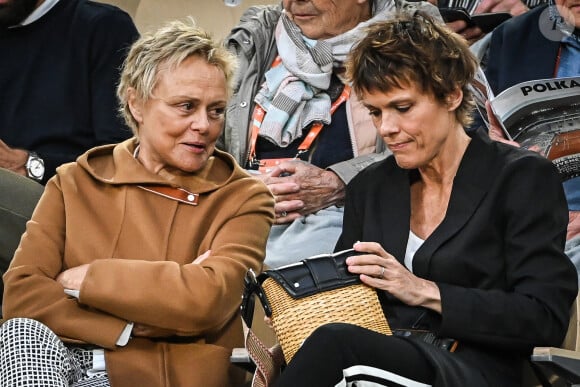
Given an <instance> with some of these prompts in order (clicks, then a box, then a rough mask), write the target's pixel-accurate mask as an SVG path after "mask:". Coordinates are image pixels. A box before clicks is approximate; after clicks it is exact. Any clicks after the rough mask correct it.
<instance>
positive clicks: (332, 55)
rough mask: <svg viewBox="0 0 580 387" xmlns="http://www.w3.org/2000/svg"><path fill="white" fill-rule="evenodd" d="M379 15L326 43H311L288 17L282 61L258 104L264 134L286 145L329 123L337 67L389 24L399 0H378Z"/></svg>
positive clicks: (281, 33)
mask: <svg viewBox="0 0 580 387" xmlns="http://www.w3.org/2000/svg"><path fill="white" fill-rule="evenodd" d="M375 3H376V4H375V10H374V16H373V17H372V18H371V19H369V20H367V21H365V22H362V23H359V24H358V25H357V26H356V27H354V28H353V29H351V30H349V31H347V32H345V33H343V34H341V35H338V36H335V37H332V38H330V39H324V40H312V39H308V38H306V37H305V36H304V35H302V33H301V31H300V29H299V28H298V26H297V25H296V24H294V23H293V22H292V21H291V20H290V19H289V18H288V16H287V15H286V14H285V13H282V16H281V17H280V20H279V21H278V24H277V26H276V32H275V36H276V46H277V48H278V54H279V55H280V57H281V59H282V63H281V64H280V65H278V66H276V67H274V68H272V69H270V70H268V71H267V72H266V75H265V77H266V80H265V82H264V84H263V85H262V87H261V89H260V91H259V92H258V94H257V95H256V98H255V101H256V103H257V104H259V105H260V106H261V107H262V108H263V109H264V110H265V111H266V115H265V117H264V121H263V122H262V126H261V128H260V135H261V136H264V137H265V138H266V139H268V140H269V141H271V142H273V143H274V144H276V145H278V146H281V147H286V146H288V145H289V144H290V143H292V141H294V140H295V139H296V138H298V137H300V136H301V135H302V129H304V128H306V127H307V126H308V125H310V124H311V123H312V122H315V121H318V122H322V123H324V124H329V123H330V121H331V116H330V105H331V100H330V97H329V96H328V94H327V93H326V90H327V89H328V87H329V86H330V79H331V76H332V71H333V68H335V67H339V66H341V65H342V63H343V62H344V61H345V59H346V56H347V55H348V53H349V51H350V49H351V47H352V46H353V44H354V43H355V42H357V41H358V40H359V39H360V38H361V36H362V35H363V34H364V29H365V27H366V26H368V25H369V24H371V23H374V22H377V21H380V20H386V19H389V18H391V17H393V16H394V15H395V13H396V7H395V2H394V1H392V0H377V1H376V2H375Z"/></svg>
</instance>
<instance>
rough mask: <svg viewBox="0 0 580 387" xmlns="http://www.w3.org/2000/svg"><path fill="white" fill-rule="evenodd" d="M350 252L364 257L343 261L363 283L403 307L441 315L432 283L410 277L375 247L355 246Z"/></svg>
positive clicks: (371, 245)
mask: <svg viewBox="0 0 580 387" xmlns="http://www.w3.org/2000/svg"><path fill="white" fill-rule="evenodd" d="M354 249H355V250H356V251H359V252H364V253H368V255H356V256H352V257H349V258H347V260H346V263H347V265H348V270H349V271H350V272H351V273H355V274H360V279H361V281H362V282H363V283H365V284H367V285H369V286H372V287H374V288H377V289H381V290H385V291H387V292H389V293H391V294H392V295H393V296H395V297H396V298H398V299H399V300H401V301H402V302H404V303H405V304H407V305H412V306H423V307H426V308H429V309H432V310H435V311H437V312H439V313H441V295H440V293H439V288H438V287H437V285H436V284H435V283H434V282H432V281H428V280H425V279H423V278H419V277H417V276H416V275H414V274H413V273H411V272H410V271H409V270H407V268H406V267H404V266H403V265H401V264H400V263H399V261H397V260H396V259H395V257H393V256H392V255H391V254H389V253H387V252H386V251H385V250H384V249H383V248H382V246H381V245H380V244H378V243H375V242H357V243H355V244H354Z"/></svg>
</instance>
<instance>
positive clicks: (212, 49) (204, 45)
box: [117, 17, 237, 134]
mask: <svg viewBox="0 0 580 387" xmlns="http://www.w3.org/2000/svg"><path fill="white" fill-rule="evenodd" d="M194 55H195V56H199V57H201V58H204V59H205V60H206V61H207V63H209V64H211V65H214V66H216V67H218V68H219V69H221V70H222V71H223V73H224V75H225V78H226V83H227V87H228V90H227V92H228V96H229V95H231V91H232V82H233V77H234V72H235V70H236V67H237V62H236V58H235V57H234V56H233V54H231V53H230V52H229V51H228V50H227V49H226V48H225V47H223V46H222V45H219V44H217V43H215V42H214V41H213V40H212V38H211V36H210V35H209V34H208V33H207V32H206V31H204V30H203V29H201V28H199V27H198V26H197V25H196V23H195V21H194V20H193V18H191V17H188V18H186V19H185V20H183V21H181V20H176V21H171V22H169V23H167V24H165V25H164V26H162V27H161V28H159V29H158V30H157V31H153V32H150V33H147V34H144V35H143V36H142V37H141V38H140V39H138V40H137V41H136V42H135V43H133V45H132V46H131V49H130V50H129V53H128V55H127V58H126V59H125V62H124V63H123V68H122V70H121V77H120V81H119V85H118V86H117V98H118V99H119V113H120V114H121V116H122V117H123V118H124V120H125V122H126V123H127V125H128V126H129V127H130V128H131V129H132V130H133V133H135V134H136V132H137V127H138V124H137V121H135V118H134V117H133V115H132V114H131V111H130V109H129V101H128V98H129V96H128V90H129V89H130V88H132V89H134V90H135V93H136V96H137V97H138V98H139V99H141V100H143V101H147V100H148V99H149V98H150V97H152V94H153V90H154V89H155V86H156V84H157V81H158V76H159V72H160V69H161V68H162V66H164V68H169V69H174V68H175V67H177V66H179V65H180V64H181V63H182V62H183V61H184V60H185V59H187V58H189V57H191V56H194ZM165 66H167V67H165Z"/></svg>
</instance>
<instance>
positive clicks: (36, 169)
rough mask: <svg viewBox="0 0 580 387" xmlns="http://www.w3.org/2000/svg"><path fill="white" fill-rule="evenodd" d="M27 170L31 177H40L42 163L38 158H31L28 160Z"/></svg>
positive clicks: (42, 172)
mask: <svg viewBox="0 0 580 387" xmlns="http://www.w3.org/2000/svg"><path fill="white" fill-rule="evenodd" d="M28 171H29V173H30V175H31V176H32V177H34V178H36V179H42V176H43V175H44V163H43V162H42V160H40V159H37V158H32V159H31V160H30V164H29V168H28Z"/></svg>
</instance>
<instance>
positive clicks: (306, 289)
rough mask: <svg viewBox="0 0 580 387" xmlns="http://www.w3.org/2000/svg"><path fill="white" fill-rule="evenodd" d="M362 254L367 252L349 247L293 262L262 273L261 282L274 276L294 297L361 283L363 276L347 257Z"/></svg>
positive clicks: (259, 277) (259, 280)
mask: <svg viewBox="0 0 580 387" xmlns="http://www.w3.org/2000/svg"><path fill="white" fill-rule="evenodd" d="M360 254H364V253H359V252H356V251H354V250H353V249H349V250H343V251H339V252H337V253H334V254H325V255H317V256H315V257H310V258H306V259H303V260H302V261H300V262H298V263H295V264H292V265H287V266H283V267H280V268H278V269H271V270H266V271H265V272H263V273H261V274H260V275H259V276H258V282H259V283H260V284H261V283H263V282H264V281H265V280H266V279H267V278H272V279H273V280H275V281H276V282H277V283H278V284H280V286H282V287H283V288H284V289H285V290H286V292H288V294H289V295H290V296H292V297H293V298H302V297H306V296H310V295H312V294H315V293H319V292H321V291H327V290H332V289H338V288H342V287H344V286H347V285H352V284H357V283H360V279H359V276H358V275H356V274H351V273H350V272H349V271H348V269H347V265H346V259H347V258H348V257H350V256H352V255H360Z"/></svg>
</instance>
